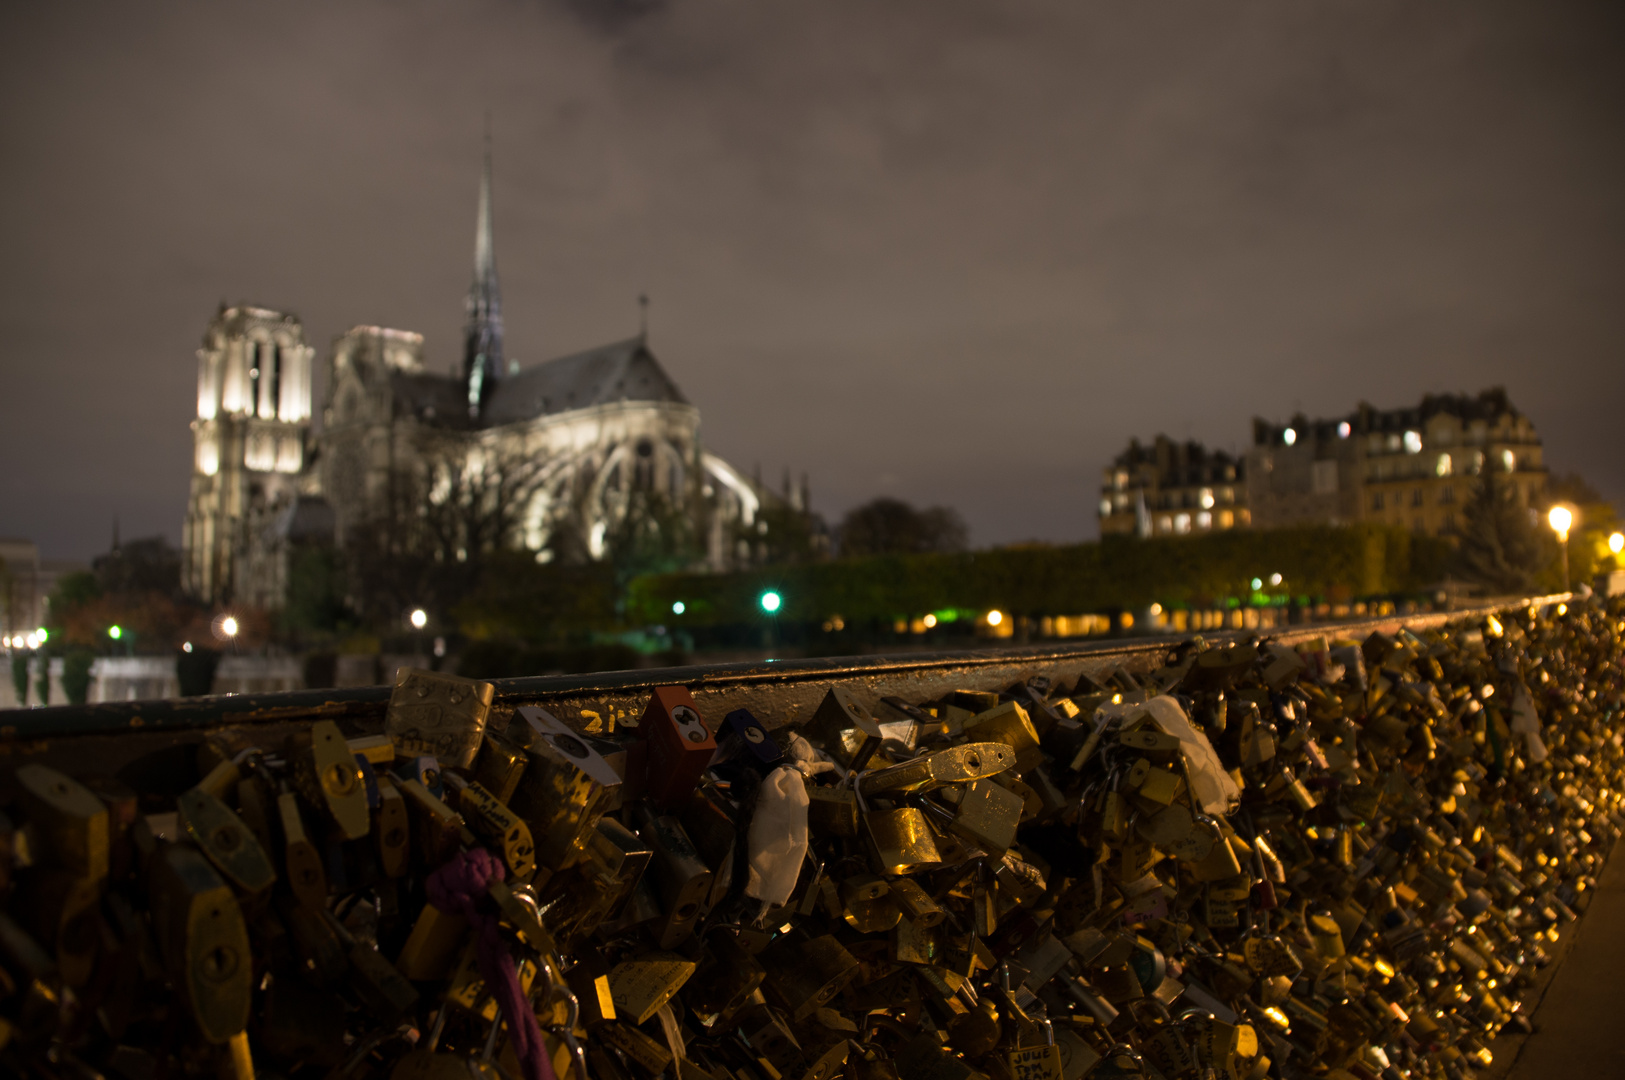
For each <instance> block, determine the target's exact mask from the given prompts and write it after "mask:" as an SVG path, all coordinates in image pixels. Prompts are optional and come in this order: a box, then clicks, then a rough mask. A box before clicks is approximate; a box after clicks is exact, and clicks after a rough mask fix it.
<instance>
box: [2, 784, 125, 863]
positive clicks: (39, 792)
mask: <svg viewBox="0 0 1625 1080" xmlns="http://www.w3.org/2000/svg"><path fill="white" fill-rule="evenodd" d="M13 775H14V776H15V777H16V778H17V786H18V788H19V789H20V790H21V792H22V801H23V807H24V809H26V810H27V812H28V823H29V828H30V829H31V830H32V831H33V832H34V834H35V837H36V839H37V841H38V842H37V843H36V844H34V845H33V847H34V848H35V849H36V850H37V851H38V855H39V858H40V859H41V860H42V861H46V862H50V863H53V864H55V865H57V866H60V867H62V868H63V869H64V870H67V871H70V872H72V873H73V874H76V875H77V876H79V877H85V878H94V879H97V880H100V879H102V878H105V877H106V876H107V874H108V866H109V862H108V859H109V845H110V830H109V822H108V814H107V807H106V806H104V805H103V804H102V801H101V800H100V799H98V798H96V796H95V795H93V794H92V793H91V791H90V789H89V788H87V787H85V786H84V785H83V784H81V783H79V782H78V781H77V780H75V779H73V778H72V777H70V776H66V775H64V774H62V773H60V772H57V771H56V770H55V769H53V768H51V767H49V766H47V765H38V764H33V763H30V764H27V765H19V766H18V767H17V769H16V771H15V773H13Z"/></svg>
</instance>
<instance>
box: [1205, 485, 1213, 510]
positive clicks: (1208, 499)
mask: <svg viewBox="0 0 1625 1080" xmlns="http://www.w3.org/2000/svg"><path fill="white" fill-rule="evenodd" d="M1202 509H1203V510H1211V509H1213V489H1212V488H1206V487H1205V488H1203V489H1202Z"/></svg>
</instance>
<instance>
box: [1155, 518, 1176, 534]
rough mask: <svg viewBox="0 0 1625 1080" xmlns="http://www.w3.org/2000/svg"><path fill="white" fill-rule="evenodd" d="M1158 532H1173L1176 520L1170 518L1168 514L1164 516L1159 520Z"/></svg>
mask: <svg viewBox="0 0 1625 1080" xmlns="http://www.w3.org/2000/svg"><path fill="white" fill-rule="evenodd" d="M1157 531H1158V532H1160V533H1166V532H1173V531H1174V519H1173V518H1171V517H1169V516H1168V515H1167V514H1163V515H1162V516H1161V517H1159V518H1157Z"/></svg>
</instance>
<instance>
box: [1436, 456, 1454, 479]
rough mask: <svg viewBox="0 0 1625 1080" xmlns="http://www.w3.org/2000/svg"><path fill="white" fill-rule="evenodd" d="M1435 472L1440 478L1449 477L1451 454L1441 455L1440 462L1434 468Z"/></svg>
mask: <svg viewBox="0 0 1625 1080" xmlns="http://www.w3.org/2000/svg"><path fill="white" fill-rule="evenodd" d="M1433 471H1434V472H1435V473H1436V474H1438V475H1439V476H1449V475H1450V455H1449V454H1440V455H1439V460H1438V462H1437V463H1436V464H1435V465H1434V466H1433Z"/></svg>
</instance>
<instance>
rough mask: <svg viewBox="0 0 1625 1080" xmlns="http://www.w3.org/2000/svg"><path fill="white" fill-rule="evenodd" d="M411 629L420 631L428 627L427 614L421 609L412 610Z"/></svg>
mask: <svg viewBox="0 0 1625 1080" xmlns="http://www.w3.org/2000/svg"><path fill="white" fill-rule="evenodd" d="M411 620H412V629H414V630H422V629H423V628H424V627H425V626H428V625H429V613H428V612H427V611H424V610H423V609H422V608H413V609H412V614H411Z"/></svg>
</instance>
